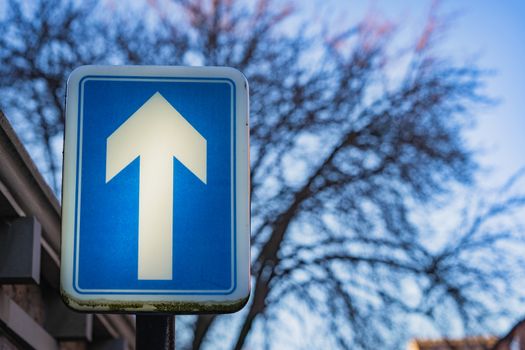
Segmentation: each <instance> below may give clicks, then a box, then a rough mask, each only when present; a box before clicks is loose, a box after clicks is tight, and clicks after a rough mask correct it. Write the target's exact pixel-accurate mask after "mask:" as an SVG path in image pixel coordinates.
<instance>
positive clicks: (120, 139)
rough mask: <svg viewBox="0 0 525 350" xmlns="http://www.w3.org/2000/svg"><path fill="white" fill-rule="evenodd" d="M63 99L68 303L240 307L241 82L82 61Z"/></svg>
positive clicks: (116, 307) (99, 307)
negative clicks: (83, 62)
mask: <svg viewBox="0 0 525 350" xmlns="http://www.w3.org/2000/svg"><path fill="white" fill-rule="evenodd" d="M67 93H68V95H67V101H66V107H67V108H66V109H67V112H66V113H67V114H66V132H65V145H64V173H63V189H62V205H63V209H62V259H61V264H62V271H61V285H62V294H63V297H64V300H65V301H66V303H67V304H68V305H69V306H71V307H73V308H75V309H78V310H84V311H127V312H134V313H136V312H142V311H144V312H148V311H151V312H174V313H196V312H208V313H209V312H233V311H236V310H238V309H240V308H241V307H242V306H243V305H244V304H245V303H246V301H247V299H248V295H249V280H250V276H249V266H250V260H249V228H250V220H249V193H248V191H249V163H248V137H249V136H248V135H249V129H248V85H247V82H246V80H245V79H244V76H243V75H242V74H241V73H240V72H238V71H236V70H234V69H231V68H218V67H199V68H196V67H195V68H189V67H158V66H157V67H153V66H150V67H147V66H146V67H145V66H142V67H139V66H136V67H132V66H128V67H110V66H84V67H80V68H78V69H77V70H75V71H74V72H73V73H72V74H71V76H70V78H69V80H68V87H67Z"/></svg>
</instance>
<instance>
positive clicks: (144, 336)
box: [136, 314, 175, 350]
mask: <svg viewBox="0 0 525 350" xmlns="http://www.w3.org/2000/svg"><path fill="white" fill-rule="evenodd" d="M136 322H137V330H136V332H137V333H136V349H137V350H175V316H174V315H140V314H139V315H137V319H136Z"/></svg>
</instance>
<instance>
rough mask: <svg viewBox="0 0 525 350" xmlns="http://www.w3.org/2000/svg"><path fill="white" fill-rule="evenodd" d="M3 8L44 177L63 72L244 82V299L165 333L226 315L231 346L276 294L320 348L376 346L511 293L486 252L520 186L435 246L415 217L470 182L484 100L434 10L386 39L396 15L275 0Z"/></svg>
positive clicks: (6, 79) (5, 80) (11, 109)
mask: <svg viewBox="0 0 525 350" xmlns="http://www.w3.org/2000/svg"><path fill="white" fill-rule="evenodd" d="M7 7H8V11H7V15H6V16H5V17H4V19H3V20H2V21H1V22H0V32H2V33H5V34H4V35H2V36H1V37H0V94H1V95H0V99H1V103H2V106H3V107H4V108H5V109H6V110H7V111H8V113H9V114H12V115H15V116H17V118H18V117H19V118H21V119H22V120H24V121H25V122H26V123H27V124H28V125H29V127H30V133H29V135H31V136H32V140H29V141H34V143H33V144H36V145H39V146H40V147H44V148H45V154H46V160H45V162H42V163H41V164H42V166H44V167H48V169H47V170H48V171H49V173H50V174H51V179H52V181H53V182H54V184H55V188H56V186H57V185H56V184H57V182H58V180H57V177H56V176H57V172H58V164H57V159H58V158H57V157H58V154H57V152H56V149H55V148H54V147H53V142H54V138H56V137H59V136H60V135H61V133H62V132H63V123H64V120H63V108H64V106H63V105H62V98H63V92H64V84H65V78H66V76H67V75H68V73H69V72H70V71H71V69H72V68H73V67H75V66H77V65H80V64H84V63H90V64H93V63H127V64H203V65H225V66H232V67H236V68H238V69H240V70H241V71H243V72H244V73H245V74H246V76H247V77H248V80H249V82H250V88H251V159H252V163H251V170H252V183H251V191H252V244H253V250H252V257H253V262H252V272H253V280H252V290H253V291H252V296H251V299H250V302H249V304H248V306H247V307H246V309H245V310H244V311H243V312H241V313H240V315H239V316H238V317H236V318H235V321H232V319H231V318H223V317H219V316H216V315H200V316H198V317H193V318H191V319H189V320H187V323H185V324H186V325H187V327H188V329H189V330H190V331H191V333H192V336H191V339H190V340H188V343H187V344H182V345H185V346H187V347H190V348H193V349H199V348H201V347H203V346H204V345H206V343H208V344H212V347H214V346H213V345H216V343H214V329H215V330H217V329H220V324H223V323H228V322H233V324H234V325H235V326H234V328H233V329H235V332H236V335H235V337H234V340H233V343H232V344H231V345H232V348H233V349H238V350H240V349H242V348H243V347H244V346H245V344H246V341H247V340H248V338H249V336H250V334H252V331H253V329H254V327H255V326H256V325H257V324H260V325H261V326H264V325H268V324H270V323H272V322H278V317H277V316H276V315H278V313H279V312H281V311H282V310H283V309H284V308H286V307H289V305H290V302H291V304H292V305H304V306H305V307H306V308H307V309H308V310H309V312H310V313H312V314H314V315H319V316H320V317H321V318H322V319H323V320H324V324H325V326H326V329H327V330H329V333H330V334H331V336H332V338H333V340H334V342H335V345H336V346H339V347H341V348H353V349H356V348H361V349H378V348H385V347H389V346H392V344H393V342H395V341H397V340H399V337H396V332H399V329H400V327H401V325H402V323H403V318H406V317H408V316H410V315H419V316H420V317H423V318H427V319H430V320H434V321H439V320H442V319H445V320H448V319H451V318H455V319H460V320H461V321H462V323H463V324H464V325H465V326H466V329H467V330H469V329H470V330H472V329H485V328H482V327H486V326H487V325H486V324H485V321H486V319H487V316H488V315H490V313H491V312H493V311H495V308H494V307H493V303H494V302H497V301H498V300H499V299H498V298H500V297H501V296H502V295H512V293H513V292H514V290H512V288H511V287H510V286H509V287H508V288H507V289H506V290H502V288H501V284H502V283H503V284H505V282H506V279H507V278H508V276H509V273H510V271H512V269H515V268H516V267H515V265H508V264H510V263H511V261H512V255H511V254H503V253H502V252H503V251H504V250H503V248H504V247H501V250H495V249H492V248H491V247H494V246H496V245H498V244H499V243H500V242H509V241H510V240H511V239H514V238H516V239H517V238H519V237H517V236H516V235H515V234H516V232H521V231H519V229H520V228H519V227H512V229H511V223H512V222H513V221H510V220H508V217H509V215H511V214H512V213H513V212H514V211H515V210H517V209H519V208H521V206H522V205H523V204H524V203H523V198H522V197H519V196H515V195H507V196H503V197H502V198H500V199H497V200H496V199H495V200H494V201H491V203H489V204H490V205H487V207H486V208H484V209H483V207H481V209H480V212H479V213H477V214H473V213H471V212H470V211H468V210H467V211H466V212H465V215H464V217H465V221H464V222H463V223H462V225H461V226H460V227H459V228H457V229H454V230H452V232H453V233H452V234H451V237H453V239H452V240H451V241H450V243H448V244H444V245H441V246H439V247H435V246H432V244H429V243H428V238H429V236H430V233H429V230H430V228H429V227H430V226H429V225H428V223H425V222H424V220H420V219H417V218H416V216H418V217H421V215H425V214H424V213H426V212H428V211H433V210H436V209H437V206H436V205H435V203H436V200H437V199H441V200H443V198H450V197H447V196H450V191H449V188H450V187H451V186H452V185H454V184H462V185H467V186H470V185H471V184H472V180H473V174H474V173H475V170H476V164H475V162H474V160H473V156H472V153H471V151H470V150H469V149H468V147H467V146H466V144H465V141H464V139H463V131H464V129H465V128H466V127H467V125H469V124H470V123H471V121H472V116H471V115H470V113H469V112H470V111H471V110H472V109H473V107H475V106H477V105H480V104H484V103H487V102H488V101H487V99H486V98H485V97H484V96H483V95H482V94H481V93H480V88H481V87H482V84H483V80H484V78H483V72H482V71H481V70H480V69H478V68H477V67H476V66H475V65H473V64H471V63H465V64H460V65H458V64H455V63H454V62H453V61H452V60H450V59H447V57H442V56H440V55H439V54H438V52H437V50H435V49H434V48H435V39H436V35H438V34H439V33H440V18H439V17H437V16H436V12H435V11H436V10H435V9H433V10H432V11H431V14H430V16H429V19H428V22H427V25H426V27H425V28H423V31H422V33H421V35H420V36H419V37H418V38H416V40H415V42H414V43H413V44H411V45H408V46H407V47H405V48H402V49H399V50H398V49H396V48H395V47H392V42H393V38H394V37H395V35H396V31H397V28H396V26H395V25H393V24H391V23H389V22H387V21H380V20H377V19H376V17H375V16H374V15H373V14H371V15H370V16H367V17H365V18H364V19H363V20H362V21H361V22H359V23H356V24H348V27H347V28H343V29H342V30H340V31H339V32H334V31H330V30H323V28H318V29H315V28H314V29H312V28H311V27H308V26H306V25H303V26H295V27H294V28H296V29H295V30H290V28H291V27H292V26H291V25H290V24H287V21H289V20H290V19H293V18H294V16H293V15H294V10H293V7H291V6H290V5H282V4H281V3H279V4H278V3H277V2H272V1H270V0H259V1H257V2H255V4H248V3H244V2H234V1H228V0H211V1H197V0H195V1H193V0H179V1H172V2H160V1H159V2H157V1H148V8H147V10H144V12H145V13H147V14H148V16H149V17H147V18H148V19H145V20H137V16H127V15H126V14H123V13H122V12H119V11H118V9H112V8H111V6H109V5H105V6H101V5H99V4H96V3H94V2H93V3H89V4H85V5H76V4H75V3H74V2H70V1H65V2H62V1H58V0H52V1H44V0H40V1H36V5H27V6H25V7H24V6H22V5H21V4H19V3H18V2H16V1H14V0H11V1H9V3H8V6H7ZM26 7H27V8H26ZM93 9H95V10H93ZM92 10H93V11H92ZM130 11H131V10H130ZM36 13H38V16H36V15H35V14H36ZM131 17H133V21H131V20H130V18H131ZM290 32H292V33H290ZM393 49H396V50H393ZM513 193H514V192H513ZM471 207H472V206H469V207H468V208H471ZM493 222H498V223H499V224H498V225H499V226H497V228H494V226H491V225H492V224H490V223H493ZM500 253H501V254H500ZM522 266H523V265H522ZM504 292H506V294H504ZM414 295H416V296H414ZM500 310H503V308H500V309H499V310H498V311H500ZM288 311H289V313H290V314H292V311H291V310H288ZM447 315H449V316H447ZM269 342H270V344H271V341H269Z"/></svg>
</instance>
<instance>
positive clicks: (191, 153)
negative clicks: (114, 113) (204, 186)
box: [106, 92, 206, 280]
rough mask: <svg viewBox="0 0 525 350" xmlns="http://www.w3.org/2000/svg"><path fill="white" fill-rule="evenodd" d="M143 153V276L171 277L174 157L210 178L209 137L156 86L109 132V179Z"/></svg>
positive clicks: (140, 273) (140, 266) (140, 256)
mask: <svg viewBox="0 0 525 350" xmlns="http://www.w3.org/2000/svg"><path fill="white" fill-rule="evenodd" d="M138 156H140V179H139V186H140V187H139V253H138V278H139V279H144V280H170V279H172V260H173V248H172V240H173V237H172V227H173V157H176V158H177V159H178V160H179V161H180V162H181V163H182V164H183V165H184V166H186V167H187V168H188V169H189V170H190V171H191V172H192V173H193V174H194V175H195V176H197V177H198V178H199V179H200V180H201V181H202V182H203V183H206V139H205V138H204V137H202V135H201V134H199V132H198V131H197V130H195V129H194V128H193V127H192V126H191V124H190V123H188V121H187V120H186V119H184V117H183V116H182V115H180V113H179V112H178V111H177V110H176V109H175V108H174V107H173V106H172V105H171V104H170V103H169V102H168V101H166V99H165V98H164V97H163V96H162V95H161V94H160V93H158V92H157V93H155V94H154V95H153V96H152V97H151V98H150V99H149V100H148V101H147V102H146V103H144V105H142V107H140V108H139V109H138V110H137V111H136V112H135V113H133V115H132V116H131V117H129V118H128V120H126V121H125V122H124V123H123V124H122V125H121V126H120V127H119V128H118V129H117V130H115V132H113V134H111V135H110V136H109V137H108V139H107V157H106V183H107V182H109V181H110V180H111V179H112V178H113V177H114V176H115V175H117V174H118V173H119V172H120V171H121V170H123V169H124V168H125V167H126V166H127V165H128V164H129V163H131V162H132V161H133V160H134V159H135V158H137V157H138Z"/></svg>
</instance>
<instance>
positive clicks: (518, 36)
mask: <svg viewBox="0 0 525 350" xmlns="http://www.w3.org/2000/svg"><path fill="white" fill-rule="evenodd" d="M295 3H296V4H297V6H298V7H299V8H301V9H302V10H304V11H305V12H306V14H307V15H308V14H313V15H314V16H319V15H320V16H327V17H331V18H329V20H331V21H334V22H335V23H336V25H337V21H338V20H339V21H340V20H341V18H344V19H345V20H347V21H345V22H347V23H348V22H351V23H355V22H356V21H358V20H359V19H361V18H362V17H363V16H364V15H366V14H367V12H369V11H370V10H373V11H374V13H376V12H379V13H380V14H381V15H382V16H383V17H384V18H386V19H388V20H391V21H393V22H395V23H400V24H401V27H402V29H403V30H402V34H401V35H403V36H406V37H407V40H410V38H412V37H414V36H415V35H416V33H418V32H420V31H421V28H422V25H423V23H424V21H425V19H426V16H427V14H428V12H429V9H430V7H431V5H432V1H431V0H425V1H422V0H375V1H370V0H325V1H316V2H310V3H308V5H306V4H307V3H306V2H304V1H296V2H295ZM440 11H441V12H442V13H445V14H447V13H453V14H455V16H454V20H453V21H452V23H451V26H450V27H449V28H448V32H447V36H446V37H445V38H444V40H443V41H442V43H441V46H440V52H441V54H443V55H445V56H449V57H453V58H454V59H457V60H458V61H461V60H469V59H472V58H473V57H474V56H476V57H477V62H478V64H479V66H480V67H481V68H485V69H490V70H492V71H493V74H491V75H490V76H488V77H487V78H486V83H487V85H486V93H487V94H488V95H489V96H490V97H493V98H495V99H497V101H498V103H497V104H496V105H494V106H491V107H488V108H485V107H484V108H480V109H478V110H475V111H473V112H474V115H475V117H476V120H477V125H476V126H475V127H474V128H473V129H472V130H470V131H469V132H468V133H467V137H468V142H469V143H470V144H471V146H472V147H473V148H474V149H475V150H476V151H477V153H478V161H479V162H480V164H481V165H482V169H483V171H481V172H480V173H479V178H478V179H479V181H480V182H481V183H483V184H486V185H488V186H495V185H497V184H499V183H501V182H503V181H504V180H505V179H506V178H507V177H508V176H510V175H511V174H512V173H514V172H515V171H517V169H519V168H520V167H521V166H523V165H525V158H524V157H523V156H522V150H524V149H525V137H523V132H524V131H525V69H524V68H523V65H525V21H524V20H523V15H524V13H525V2H524V1H519V0H505V1H499V2H496V1H492V0H476V1H474V0H461V1H450V0H449V1H441V4H440ZM348 20H349V21H348Z"/></svg>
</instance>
